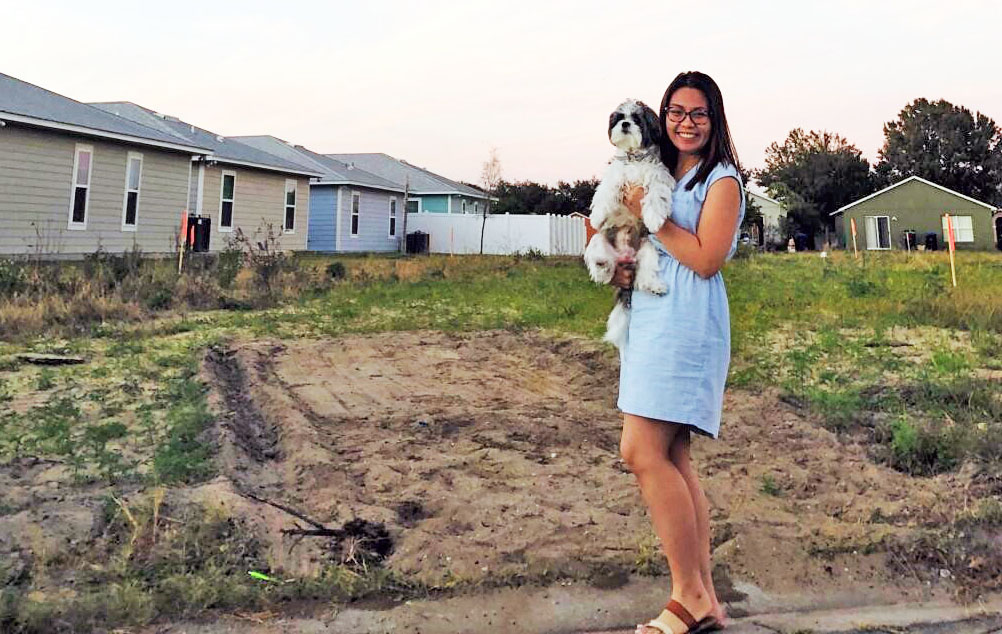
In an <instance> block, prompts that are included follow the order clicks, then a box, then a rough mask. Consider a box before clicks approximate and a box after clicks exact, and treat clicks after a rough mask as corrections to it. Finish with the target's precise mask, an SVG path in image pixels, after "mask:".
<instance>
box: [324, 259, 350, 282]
mask: <svg viewBox="0 0 1002 634" xmlns="http://www.w3.org/2000/svg"><path fill="white" fill-rule="evenodd" d="M347 275H348V270H347V269H346V268H345V266H344V263H343V262H331V263H330V264H328V265H327V276H328V277H329V278H330V279H332V280H343V279H344V278H345V277H346V276H347Z"/></svg>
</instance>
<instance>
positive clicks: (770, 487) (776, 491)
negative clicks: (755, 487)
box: [759, 473, 783, 497]
mask: <svg viewBox="0 0 1002 634" xmlns="http://www.w3.org/2000/svg"><path fill="white" fill-rule="evenodd" d="M759 491H761V492H762V493H764V494H765V495H771V496H772V497H779V496H781V495H783V489H782V487H780V486H779V484H777V483H776V479H775V478H774V477H773V476H772V474H769V473H766V474H764V475H763V476H762V485H761V486H760V487H759Z"/></svg>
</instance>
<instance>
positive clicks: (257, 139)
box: [233, 135, 404, 192]
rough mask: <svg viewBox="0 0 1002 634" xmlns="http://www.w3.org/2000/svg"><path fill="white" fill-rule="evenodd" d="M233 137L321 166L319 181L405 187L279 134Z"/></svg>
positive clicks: (397, 188)
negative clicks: (280, 136) (279, 136)
mask: <svg viewBox="0 0 1002 634" xmlns="http://www.w3.org/2000/svg"><path fill="white" fill-rule="evenodd" d="M233 138H235V139H237V140H239V141H240V142H241V143H246V144H247V145H250V146H253V147H256V148H258V149H260V150H263V151H265V152H268V153H270V154H274V155H276V156H280V157H282V158H284V159H286V160H288V161H295V162H297V163H302V164H303V165H305V166H309V167H310V168H311V169H319V170H321V171H322V172H323V176H321V177H320V180H319V181H316V182H319V183H321V184H331V185H361V186H366V187H374V188H377V189H387V190H390V191H395V192H402V191H404V188H403V185H398V184H397V183H394V182H392V181H389V180H387V179H385V178H382V177H380V176H377V175H375V174H372V173H370V172H367V171H366V170H364V169H361V168H359V167H354V168H351V167H349V166H348V165H346V164H345V163H343V162H341V161H339V160H337V159H334V158H331V157H330V156H325V155H323V154H317V153H316V152H313V151H311V150H308V149H306V148H305V147H303V146H301V145H291V144H289V143H287V142H285V141H283V140H282V139H279V138H277V137H273V136H267V135H265V136H240V137H233Z"/></svg>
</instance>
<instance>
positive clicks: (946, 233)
mask: <svg viewBox="0 0 1002 634" xmlns="http://www.w3.org/2000/svg"><path fill="white" fill-rule="evenodd" d="M957 218H967V222H968V223H969V224H970V232H971V239H970V240H961V239H960V228H959V227H958V226H957ZM950 219H951V220H953V241H954V242H956V243H957V244H974V217H973V216H970V215H956V216H955V215H953V214H950ZM939 220H940V224H942V225H943V239H944V240H945V241H949V239H950V234H949V229H947V228H946V214H943V215H942V216H940V219H939ZM966 230H967V228H965V231H966Z"/></svg>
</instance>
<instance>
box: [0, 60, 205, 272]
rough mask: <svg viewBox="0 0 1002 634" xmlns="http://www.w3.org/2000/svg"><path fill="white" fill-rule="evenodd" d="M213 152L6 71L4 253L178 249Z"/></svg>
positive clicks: (1, 146) (1, 109)
mask: <svg viewBox="0 0 1002 634" xmlns="http://www.w3.org/2000/svg"><path fill="white" fill-rule="evenodd" d="M211 152H212V150H211V148H209V147H208V146H206V145H203V144H202V143H201V142H199V141H195V140H192V139H182V138H180V137H178V136H176V135H174V134H171V133H169V132H166V131H163V130H158V129H155V128H151V127H147V126H144V125H140V124H138V123H135V122H133V121H129V120H127V119H123V118H121V117H117V116H115V115H113V114H109V113H107V112H105V111H103V110H101V109H99V108H95V107H94V106H90V105H87V104H84V103H80V102H78V101H74V100H72V99H69V98H67V97H63V96H62V95H58V94H56V93H54V92H51V91H48V90H45V89H43V88H39V87H38V86H35V85H32V84H29V83H27V82H23V81H20V80H18V79H15V78H13V77H10V76H8V75H4V74H0V255H24V254H36V255H39V256H42V257H60V256H68V257H79V256H81V255H83V254H86V253H92V252H94V251H95V250H97V249H98V247H101V248H103V249H105V250H107V251H117V252H121V251H124V250H126V249H130V248H134V247H139V248H140V249H142V250H143V251H147V252H164V251H170V250H172V249H173V247H174V244H175V240H176V232H177V228H178V225H179V221H180V216H181V212H182V210H183V209H185V207H186V203H187V200H188V196H189V188H190V182H191V164H192V157H193V156H204V155H207V154H210V153H211Z"/></svg>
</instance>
